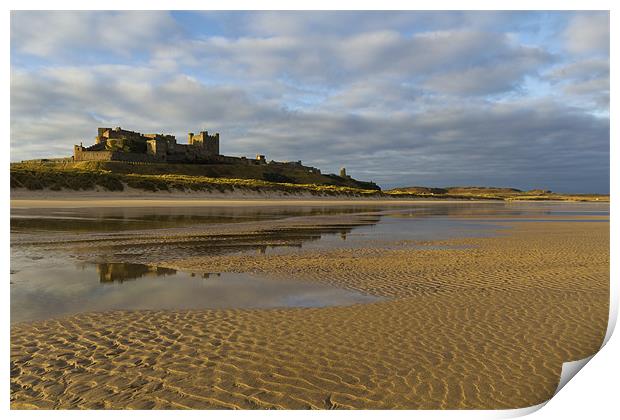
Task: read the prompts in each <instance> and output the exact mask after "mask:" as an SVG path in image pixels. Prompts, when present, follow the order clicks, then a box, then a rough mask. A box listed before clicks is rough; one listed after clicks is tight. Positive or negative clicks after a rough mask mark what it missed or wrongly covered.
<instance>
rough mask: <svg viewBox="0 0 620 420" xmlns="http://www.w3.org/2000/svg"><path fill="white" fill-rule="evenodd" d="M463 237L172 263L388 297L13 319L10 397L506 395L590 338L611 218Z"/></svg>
mask: <svg viewBox="0 0 620 420" xmlns="http://www.w3.org/2000/svg"><path fill="white" fill-rule="evenodd" d="M511 226H513V229H512V230H511V231H510V232H509V233H508V234H506V235H502V236H500V237H493V238H477V239H465V240H458V241H450V242H446V243H449V244H452V245H455V244H456V245H469V246H473V247H468V248H465V249H433V250H415V249H390V250H385V249H383V250H382V249H363V250H347V249H336V250H332V251H321V252H300V253H298V254H296V255H292V256H291V255H287V256H277V255H265V256H252V257H248V256H211V257H203V258H191V259H185V260H177V261H170V262H168V264H167V265H168V266H171V267H176V268H185V269H192V270H204V271H210V272H217V271H253V272H262V273H269V274H271V275H277V276H281V277H289V278H290V277H299V278H304V279H308V280H315V281H322V282H327V283H330V284H334V285H338V286H340V287H347V288H350V289H355V290H358V291H362V292H365V293H371V294H375V295H380V296H386V297H389V299H386V300H384V301H381V302H379V303H372V304H364V305H354V306H349V307H330V308H307V309H294V308H288V309H269V310H201V311H134V312H123V311H116V312H109V313H86V314H80V315H77V316H72V317H65V318H61V319H57V320H47V321H42V322H34V323H22V324H16V325H14V326H12V329H11V404H12V407H13V408H321V409H331V408H429V409H430V408H516V407H523V406H529V405H532V404H537V403H539V402H542V401H544V400H546V399H548V398H549V397H550V396H551V395H552V393H553V391H554V389H555V387H556V385H557V383H558V379H559V373H560V370H561V364H562V362H564V361H568V360H576V359H580V358H583V357H586V356H589V355H591V354H593V353H594V352H596V351H597V350H598V348H599V346H600V344H601V342H602V339H603V336H604V333H605V328H606V323H607V314H608V301H609V225H608V224H606V223H561V222H554V223H512V224H511Z"/></svg>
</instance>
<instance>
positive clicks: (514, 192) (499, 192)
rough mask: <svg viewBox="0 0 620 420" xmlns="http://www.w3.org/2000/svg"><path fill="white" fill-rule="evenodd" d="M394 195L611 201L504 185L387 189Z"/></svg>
mask: <svg viewBox="0 0 620 420" xmlns="http://www.w3.org/2000/svg"><path fill="white" fill-rule="evenodd" d="M385 193H386V194H389V195H391V196H394V197H408V196H411V195H412V194H413V195H416V196H418V197H428V198H431V197H437V198H460V199H467V198H469V199H478V200H505V201H510V200H521V201H523V200H530V201H545V200H565V201H609V196H608V195H602V194H558V193H554V192H552V191H549V190H542V189H537V190H530V191H521V190H519V189H516V188H503V187H445V188H431V187H399V188H393V189H391V190H387V191H385Z"/></svg>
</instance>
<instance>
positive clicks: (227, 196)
mask: <svg viewBox="0 0 620 420" xmlns="http://www.w3.org/2000/svg"><path fill="white" fill-rule="evenodd" d="M524 202H527V203H558V202H562V203H581V202H587V203H590V204H592V203H599V204H604V205H609V201H579V200H560V199H557V200H527V199H526V200H519V199H511V200H501V199H474V198H472V199H468V198H463V199H458V198H442V197H437V198H429V197H420V198H397V197H394V198H389V197H359V196H346V195H335V196H329V195H323V196H317V195H313V194H309V193H308V194H283V193H277V192H273V191H270V192H267V193H252V192H240V191H238V192H226V193H220V192H209V193H206V192H200V193H196V192H194V193H191V192H190V193H183V192H172V193H169V192H166V193H162V192H148V191H144V190H139V189H127V190H126V191H122V192H111V191H106V190H99V189H97V190H91V191H50V190H40V191H32V190H23V189H11V196H10V203H11V208H12V209H13V208H67V207H150V206H156V207H193V206H200V207H203V206H204V207H211V206H213V207H217V206H244V207H250V206H256V207H266V206H316V205H332V206H346V205H378V204H381V205H393V206H405V205H410V204H426V203H429V204H430V203H432V204H442V203H445V204H455V203H461V204H462V203H472V204H499V203H524Z"/></svg>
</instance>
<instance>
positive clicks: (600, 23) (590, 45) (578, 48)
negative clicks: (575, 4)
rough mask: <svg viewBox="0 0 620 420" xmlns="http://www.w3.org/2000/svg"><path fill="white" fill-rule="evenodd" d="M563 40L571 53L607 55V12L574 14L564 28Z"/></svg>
mask: <svg viewBox="0 0 620 420" xmlns="http://www.w3.org/2000/svg"><path fill="white" fill-rule="evenodd" d="M564 38H565V41H566V48H567V49H568V51H570V52H572V53H575V54H592V53H598V54H604V55H609V12H593V13H582V14H576V15H575V16H574V17H573V18H572V19H571V21H570V22H569V24H568V26H567V27H566V30H565V32H564Z"/></svg>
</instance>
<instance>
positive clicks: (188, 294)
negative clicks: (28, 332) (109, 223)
mask: <svg viewBox="0 0 620 420" xmlns="http://www.w3.org/2000/svg"><path fill="white" fill-rule="evenodd" d="M11 283H12V285H11V322H13V323H14V322H23V321H33V320H41V319H48V318H54V317H58V316H61V315H68V314H74V313H79V312H99V311H110V310H144V309H149V310H156V309H167V310H170V309H206V308H211V309H223V308H278V307H323V306H336V305H351V304H356V303H368V302H374V301H377V300H378V299H379V298H377V297H373V296H368V295H365V294H362V293H359V292H355V291H349V290H346V289H339V288H336V287H330V286H325V285H321V284H317V283H308V282H303V281H295V280H290V281H288V280H277V279H271V278H268V277H264V276H258V275H251V274H246V273H198V274H197V273H188V272H182V271H177V270H174V269H170V268H164V267H156V266H148V265H144V264H132V263H97V264H88V263H81V264H80V263H78V264H76V263H75V262H73V261H58V262H55V263H54V264H49V263H48V264H43V266H42V267H38V268H34V269H33V268H31V269H27V270H23V271H19V272H17V273H14V274H12V275H11Z"/></svg>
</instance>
